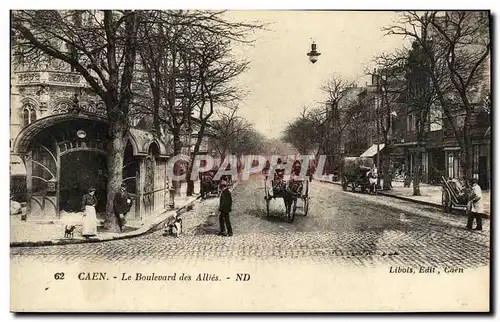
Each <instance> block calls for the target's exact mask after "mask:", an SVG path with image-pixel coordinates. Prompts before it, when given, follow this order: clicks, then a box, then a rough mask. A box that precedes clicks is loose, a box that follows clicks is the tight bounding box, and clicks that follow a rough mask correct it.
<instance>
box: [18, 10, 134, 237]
mask: <svg viewBox="0 0 500 322" xmlns="http://www.w3.org/2000/svg"><path fill="white" fill-rule="evenodd" d="M142 16H143V12H141V11H131V10H123V11H111V10H104V11H94V10H92V11H77V10H65V11H57V10H36V11H35V10H20V11H13V12H12V15H11V22H12V24H11V28H12V29H11V30H12V34H13V39H14V46H15V50H16V54H17V57H18V58H19V59H20V60H21V63H26V62H31V63H33V62H34V63H38V62H40V61H43V60H44V59H45V58H46V57H50V58H52V59H56V60H60V61H62V62H65V63H67V64H69V65H70V66H71V67H72V69H73V70H74V71H76V72H78V73H80V75H82V76H83V77H84V78H85V80H86V81H87V83H88V84H89V86H90V87H91V88H92V90H93V91H94V92H95V93H96V94H97V95H98V96H99V97H100V98H101V99H102V101H103V102H104V104H105V107H106V112H107V117H108V121H109V135H110V138H111V143H110V146H109V154H108V183H107V204H106V212H107V216H106V219H107V226H109V227H110V228H113V229H114V230H116V229H117V225H116V222H115V220H114V216H113V197H114V195H115V193H116V192H117V191H118V188H119V187H120V184H121V183H122V179H123V178H122V167H123V151H124V150H125V144H126V133H127V130H128V127H129V122H128V115H129V110H130V102H131V100H132V92H131V84H132V81H133V76H134V73H133V72H134V67H135V63H136V51H137V46H138V43H139V39H138V37H137V35H138V30H139V27H140V22H141V19H142Z"/></svg>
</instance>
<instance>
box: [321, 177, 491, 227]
mask: <svg viewBox="0 0 500 322" xmlns="http://www.w3.org/2000/svg"><path fill="white" fill-rule="evenodd" d="M328 179H329V178H327V177H326V176H325V177H324V178H322V179H320V181H322V182H328V183H334V184H338V185H340V182H334V181H331V180H328ZM392 187H393V189H392V190H386V191H381V190H379V191H378V193H379V194H381V195H384V196H388V197H394V198H398V199H403V200H407V201H413V202H417V203H422V204H427V205H430V206H438V207H441V205H442V204H441V198H442V188H441V186H432V185H429V184H425V183H421V184H420V193H421V196H413V185H410V187H409V188H405V187H404V186H403V182H393V183H392ZM490 197H491V195H490V191H489V190H486V191H483V206H484V214H485V215H486V216H488V217H490V212H491V207H490Z"/></svg>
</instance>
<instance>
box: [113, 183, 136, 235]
mask: <svg viewBox="0 0 500 322" xmlns="http://www.w3.org/2000/svg"><path fill="white" fill-rule="evenodd" d="M131 205H132V199H131V198H130V196H129V194H128V192H127V185H126V184H124V183H123V184H122V185H121V187H120V191H118V192H117V193H116V194H115V198H114V200H113V208H114V212H115V216H116V221H117V222H118V227H120V232H123V227H124V225H125V222H126V221H125V215H126V214H127V213H128V212H129V210H130V206H131Z"/></svg>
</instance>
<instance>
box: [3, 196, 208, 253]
mask: <svg viewBox="0 0 500 322" xmlns="http://www.w3.org/2000/svg"><path fill="white" fill-rule="evenodd" d="M200 198H201V195H200V196H198V197H196V198H195V199H193V200H191V201H189V202H187V203H186V204H185V205H183V206H182V207H180V208H179V209H175V210H167V211H165V212H163V213H161V214H160V215H158V216H156V217H157V219H158V220H155V221H154V222H152V223H150V224H149V225H148V226H147V227H145V228H144V227H141V228H139V229H137V230H134V231H131V232H128V233H125V234H118V233H117V235H116V236H109V237H102V238H99V237H97V238H89V239H62V240H43V241H35V242H29V241H28V242H12V243H10V247H39V246H56V245H69V244H86V243H99V242H105V241H111V240H118V239H128V238H134V237H139V236H142V235H145V234H147V233H149V232H151V231H154V230H157V227H158V226H160V225H162V224H163V223H164V222H165V221H166V220H168V219H169V218H170V217H171V216H174V217H176V216H177V215H178V214H179V213H180V212H182V211H183V210H185V209H186V208H187V207H189V206H192V205H193V204H194V203H195V202H196V201H197V200H199V199H200ZM172 213H173V214H172Z"/></svg>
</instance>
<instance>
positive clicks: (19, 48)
mask: <svg viewBox="0 0 500 322" xmlns="http://www.w3.org/2000/svg"><path fill="white" fill-rule="evenodd" d="M263 27H264V26H263V25H262V24H260V23H256V22H248V23H247V22H240V21H233V20H232V19H230V18H229V17H227V15H226V12H224V11H180V10H179V11H164V10H103V11H100V10H85V11H83V10H18V11H12V13H11V32H12V44H13V49H14V51H13V53H14V56H15V57H16V61H17V62H18V63H20V64H21V65H25V66H26V65H31V66H32V67H34V68H36V67H38V66H39V65H40V63H41V62H42V61H44V60H46V59H47V58H50V59H52V60H59V61H62V62H64V63H66V64H68V65H69V66H71V69H72V70H73V71H75V72H78V73H80V74H81V75H82V76H83V77H84V78H85V80H86V81H87V83H88V85H89V86H90V87H91V88H92V90H93V91H94V92H95V93H96V95H98V96H99V97H100V99H101V100H102V101H103V102H104V105H105V108H106V112H107V118H108V120H109V137H110V138H111V143H110V147H109V154H108V187H107V193H108V195H107V208H106V211H107V214H108V218H109V219H110V220H108V226H109V227H110V228H113V229H116V223H115V221H114V220H113V216H112V213H113V211H112V209H113V203H112V201H113V196H114V194H115V193H116V191H117V190H118V188H119V186H120V184H121V182H122V168H123V151H124V149H125V144H126V134H127V131H128V129H129V127H130V126H131V124H130V121H131V119H132V117H133V116H134V115H137V114H140V115H141V116H143V117H144V116H146V119H148V120H149V123H150V126H151V129H152V130H153V129H154V130H155V131H154V132H155V133H156V134H157V136H158V139H159V140H166V139H167V138H171V140H172V141H173V142H172V146H173V150H174V154H179V153H180V152H181V149H182V143H181V137H182V135H186V134H187V135H191V133H192V131H193V128H195V129H196V131H197V140H196V144H195V148H194V153H193V154H192V155H193V157H194V155H196V154H197V153H198V152H199V147H200V144H201V142H202V139H203V138H204V136H205V135H206V131H207V128H208V127H210V121H211V120H212V119H213V116H214V113H216V110H217V109H225V110H226V112H225V113H226V115H231V112H227V110H229V111H230V110H231V109H232V108H234V106H237V102H238V101H239V100H240V99H241V98H242V97H243V95H244V92H243V91H242V90H241V89H240V88H238V87H237V86H236V85H235V82H234V81H235V79H236V78H237V77H238V76H239V75H240V74H241V73H243V72H244V71H246V70H247V69H248V61H246V60H242V59H237V58H236V57H235V56H234V55H233V54H232V48H233V47H234V45H235V44H247V43H251V42H252V41H253V40H252V39H251V38H250V36H251V33H252V32H254V31H255V30H257V29H262V28H263ZM231 117H232V118H234V114H232V116H231ZM224 122H225V120H224V117H223V118H222V120H221V121H219V122H216V123H214V127H215V129H217V128H218V127H220V126H219V125H220V124H223V123H224ZM247 128H248V127H247ZM214 133H215V134H214ZM213 134H214V135H217V130H215V131H213ZM219 134H221V133H219ZM247 135H248V134H247ZM166 143H168V142H166ZM231 144H232V145H230V146H225V147H224V148H221V149H222V150H232V149H234V148H235V147H236V146H237V145H238V144H235V143H234V142H233V143H231ZM190 164H191V166H190V167H189V171H191V169H192V162H190ZM188 177H190V175H189V174H188ZM190 188H191V190H192V188H193V185H192V183H191V184H190ZM188 190H189V189H188Z"/></svg>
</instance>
